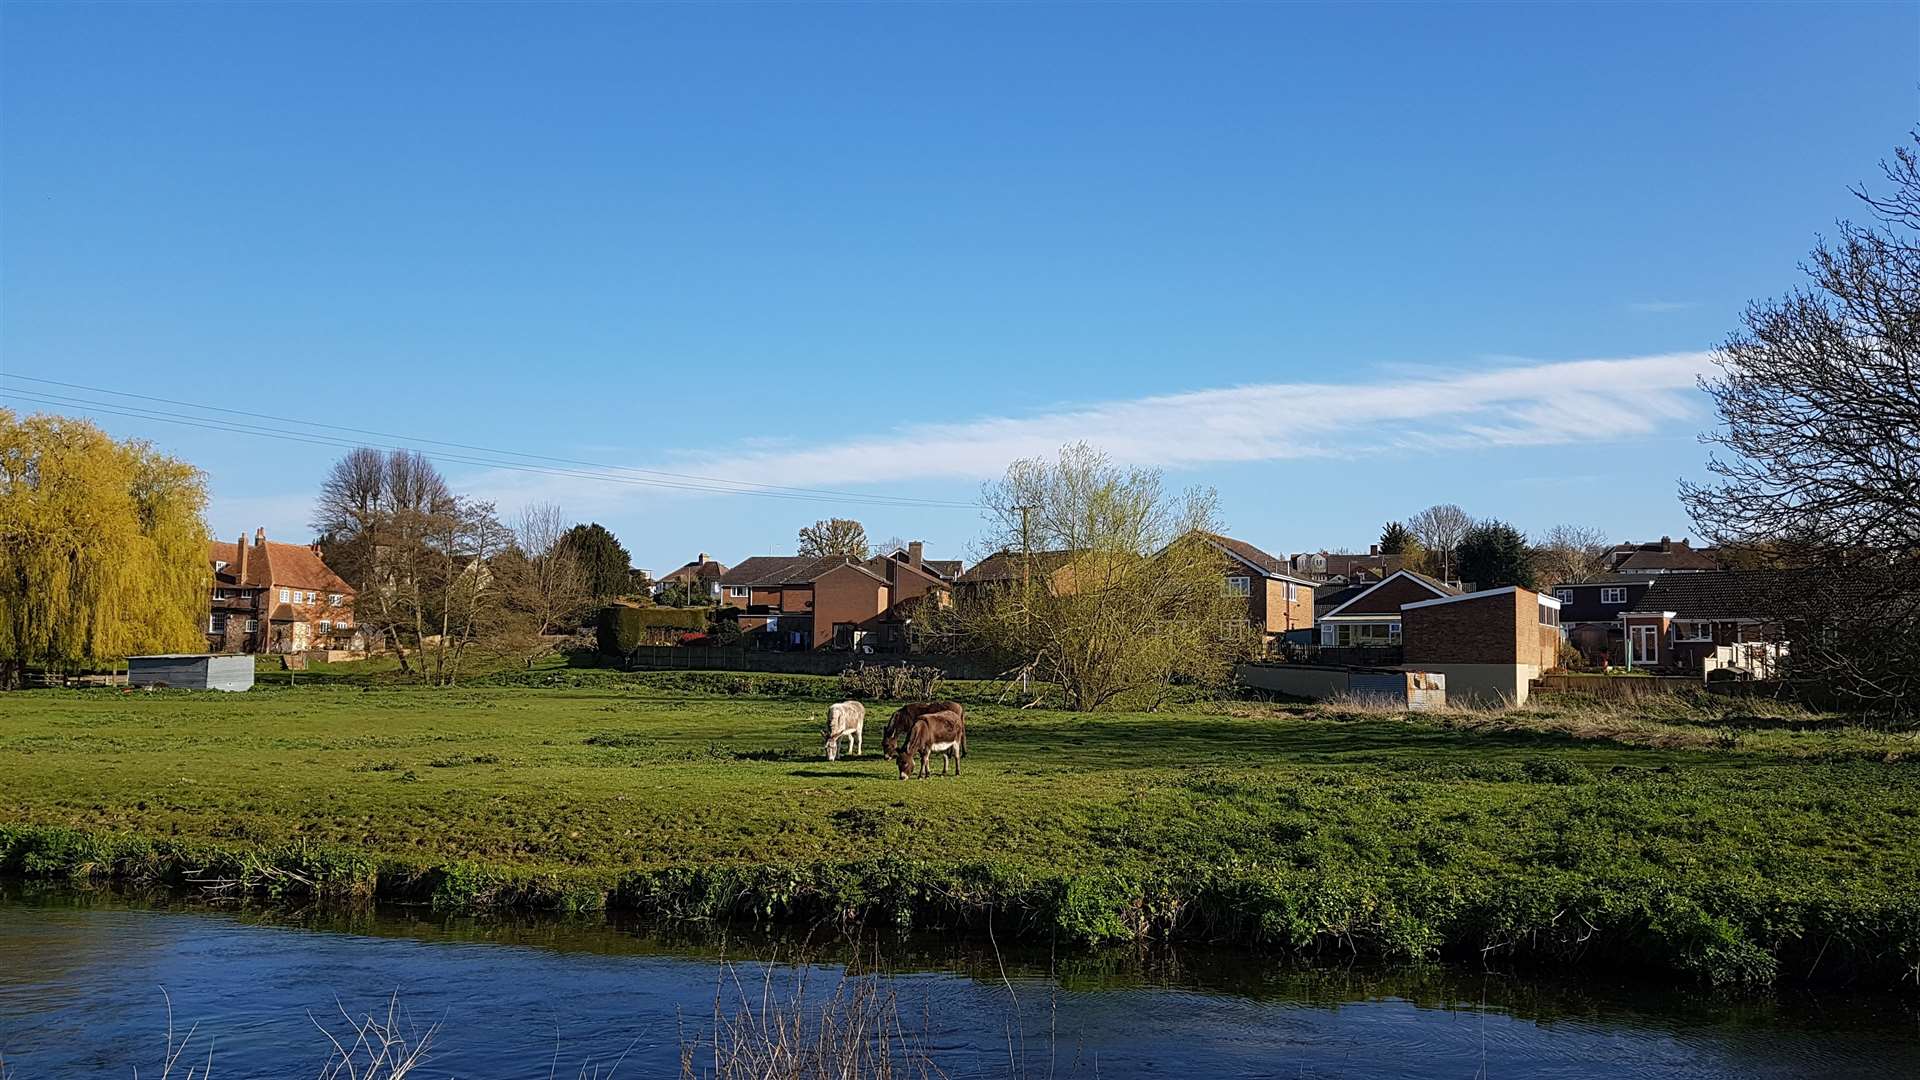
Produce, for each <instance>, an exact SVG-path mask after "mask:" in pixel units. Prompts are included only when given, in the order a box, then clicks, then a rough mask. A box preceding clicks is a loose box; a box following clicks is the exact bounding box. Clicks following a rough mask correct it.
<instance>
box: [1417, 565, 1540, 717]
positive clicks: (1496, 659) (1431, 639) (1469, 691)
mask: <svg viewBox="0 0 1920 1080" xmlns="http://www.w3.org/2000/svg"><path fill="white" fill-rule="evenodd" d="M1400 621H1401V635H1402V642H1403V651H1402V655H1401V666H1402V667H1403V668H1405V669H1406V670H1408V671H1427V672H1433V673H1435V674H1439V675H1444V676H1446V679H1447V700H1448V701H1449V702H1469V703H1478V704H1499V705H1507V704H1511V705H1524V704H1526V702H1527V693H1528V690H1529V688H1530V686H1531V685H1532V682H1533V680H1534V679H1535V678H1537V677H1538V676H1539V675H1540V674H1541V673H1542V672H1544V671H1546V670H1548V669H1549V668H1552V667H1554V666H1555V665H1556V664H1558V663H1559V659H1560V642H1561V641H1562V640H1563V639H1562V632H1561V629H1560V601H1559V600H1558V599H1557V598H1555V597H1552V596H1545V595H1542V594H1540V593H1537V592H1534V591H1533V590H1532V589H1524V588H1521V587H1519V586H1517V585H1509V586H1507V587H1506V588H1502V589H1487V590H1485V591H1483V592H1472V593H1458V594H1455V595H1452V596H1439V597H1434V598H1431V599H1427V600H1415V601H1412V602H1409V603H1406V604H1403V605H1401V608H1400Z"/></svg>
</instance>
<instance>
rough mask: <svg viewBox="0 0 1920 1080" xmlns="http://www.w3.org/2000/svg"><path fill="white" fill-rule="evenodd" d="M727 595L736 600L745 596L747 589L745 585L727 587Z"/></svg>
mask: <svg viewBox="0 0 1920 1080" xmlns="http://www.w3.org/2000/svg"><path fill="white" fill-rule="evenodd" d="M727 595H728V596H732V597H736V598H738V597H742V596H745V595H747V587H746V586H745V585H729V586H727Z"/></svg>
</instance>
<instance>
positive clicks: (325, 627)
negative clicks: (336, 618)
mask: <svg viewBox="0 0 1920 1080" xmlns="http://www.w3.org/2000/svg"><path fill="white" fill-rule="evenodd" d="M331 629H333V622H332V621H331V620H329V619H321V620H320V632H321V633H323V634H324V633H326V632H327V631H329V630H331Z"/></svg>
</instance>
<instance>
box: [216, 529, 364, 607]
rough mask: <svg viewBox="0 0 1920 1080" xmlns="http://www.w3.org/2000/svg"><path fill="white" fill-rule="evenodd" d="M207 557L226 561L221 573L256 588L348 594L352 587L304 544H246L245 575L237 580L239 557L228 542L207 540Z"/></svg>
mask: <svg viewBox="0 0 1920 1080" xmlns="http://www.w3.org/2000/svg"><path fill="white" fill-rule="evenodd" d="M207 548H208V557H209V558H211V559H212V560H213V561H214V562H217V563H219V562H223V563H226V564H227V565H226V568H225V569H224V570H222V571H221V572H220V574H221V576H222V577H224V578H227V579H230V580H231V581H232V582H233V583H234V584H236V585H251V586H254V587H256V588H262V589H266V588H278V587H280V586H286V587H287V588H301V589H312V590H313V591H315V592H323V593H340V594H341V595H343V596H352V595H353V587H352V586H350V585H348V584H347V583H346V582H345V581H342V580H341V579H340V575H338V574H336V573H334V572H333V571H332V570H330V569H328V568H327V564H326V563H325V562H323V561H321V559H320V555H319V553H318V552H316V551H314V550H313V549H312V548H310V547H308V546H306V545H305V544H282V543H279V542H278V541H274V540H268V541H266V542H265V543H264V544H263V543H253V544H249V545H247V577H246V580H245V581H242V580H240V577H239V571H240V556H239V553H238V551H237V549H236V547H235V545H234V543H233V542H232V541H228V540H209V541H207Z"/></svg>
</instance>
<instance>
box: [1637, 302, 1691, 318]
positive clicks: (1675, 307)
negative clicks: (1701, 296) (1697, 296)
mask: <svg viewBox="0 0 1920 1080" xmlns="http://www.w3.org/2000/svg"><path fill="white" fill-rule="evenodd" d="M1699 306H1700V301H1698V300H1641V301H1637V302H1635V303H1631V304H1628V305H1627V310H1628V311H1637V312H1640V313H1642V314H1647V315H1658V314H1661V313H1662V312H1668V311H1690V310H1692V309H1694V308H1697V307H1699Z"/></svg>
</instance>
